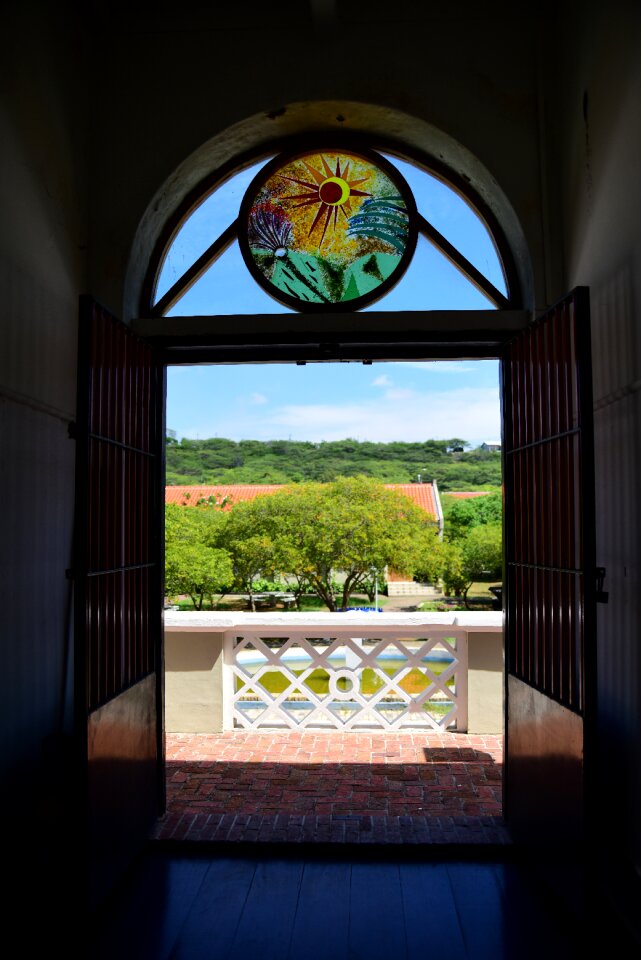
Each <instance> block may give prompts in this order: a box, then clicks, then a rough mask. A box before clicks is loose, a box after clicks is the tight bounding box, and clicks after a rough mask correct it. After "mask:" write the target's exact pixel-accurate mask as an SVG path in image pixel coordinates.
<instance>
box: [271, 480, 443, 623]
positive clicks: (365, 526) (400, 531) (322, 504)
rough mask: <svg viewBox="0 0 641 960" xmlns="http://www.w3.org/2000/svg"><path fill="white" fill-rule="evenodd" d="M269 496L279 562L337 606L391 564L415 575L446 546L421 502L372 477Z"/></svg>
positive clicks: (302, 486)
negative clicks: (412, 499)
mask: <svg viewBox="0 0 641 960" xmlns="http://www.w3.org/2000/svg"><path fill="white" fill-rule="evenodd" d="M262 500H263V501H264V502H261V504H260V512H261V514H262V517H263V519H265V518H267V517H269V518H270V519H269V521H268V522H269V523H270V524H271V528H270V529H271V537H272V542H273V543H274V547H275V556H276V562H277V564H278V566H279V567H280V569H281V570H284V571H287V572H288V573H291V574H294V575H296V576H297V577H298V578H299V579H300V580H301V581H304V582H305V583H307V584H309V586H310V587H311V589H312V590H313V591H314V592H315V593H316V594H317V596H319V597H320V598H321V599H322V600H323V602H324V603H325V604H327V606H328V608H329V609H330V610H336V609H339V608H343V609H344V608H345V607H346V606H347V605H348V603H349V596H350V593H352V592H353V591H355V590H357V589H359V588H360V589H367V586H368V584H369V583H370V582H371V580H372V576H373V574H374V573H377V574H378V576H379V578H382V577H383V574H384V570H385V568H386V567H391V568H393V569H394V570H397V571H398V572H399V573H407V574H408V575H409V576H411V575H412V574H413V572H414V570H415V569H417V567H418V566H419V565H425V564H426V563H427V557H428V556H429V554H430V550H433V551H436V550H437V549H438V546H439V542H438V537H437V535H436V531H435V527H434V524H433V522H431V521H430V518H429V517H428V516H427V515H426V514H425V512H424V511H423V510H421V509H420V507H417V506H416V505H415V504H414V503H412V501H411V500H409V499H408V498H407V497H404V496H402V495H401V494H399V493H397V492H396V491H393V490H387V489H386V488H385V487H384V486H382V485H381V484H378V483H376V482H375V481H373V480H370V479H368V478H366V477H354V478H341V479H339V480H336V481H335V482H333V483H327V484H301V485H300V486H296V487H290V488H289V489H288V490H287V491H283V492H282V493H279V494H276V495H275V496H273V497H269V498H267V497H265V498H262ZM254 503H256V501H254ZM257 509H258V507H257Z"/></svg>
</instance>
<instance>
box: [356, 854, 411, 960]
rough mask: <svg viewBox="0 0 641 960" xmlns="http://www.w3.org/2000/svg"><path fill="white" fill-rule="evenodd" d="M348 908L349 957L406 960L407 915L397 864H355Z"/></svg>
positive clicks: (366, 959)
mask: <svg viewBox="0 0 641 960" xmlns="http://www.w3.org/2000/svg"><path fill="white" fill-rule="evenodd" d="M349 911H350V915H349V936H348V948H349V957H350V960H374V958H376V960H378V958H383V957H386V958H393V960H406V957H407V945H406V940H405V915H404V911H403V895H402V891H401V880H400V874H399V868H398V865H397V864H395V863H386V862H381V863H355V864H353V866H352V883H351V889H350V899H349Z"/></svg>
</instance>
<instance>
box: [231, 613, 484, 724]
mask: <svg viewBox="0 0 641 960" xmlns="http://www.w3.org/2000/svg"><path fill="white" fill-rule="evenodd" d="M420 630H421V632H420V634H415V635H408V629H407V628H403V627H400V628H399V626H398V625H395V626H394V627H389V628H385V627H384V626H382V624H381V621H379V627H378V628H376V627H375V626H374V625H373V624H367V625H366V626H363V625H361V624H358V625H357V626H356V625H351V626H347V625H346V626H345V627H343V626H341V627H336V626H334V625H332V626H329V625H328V626H327V627H325V625H323V626H322V627H321V626H320V625H318V626H316V627H314V626H310V625H307V626H305V627H297V628H289V629H284V626H283V625H282V624H281V625H278V626H274V627H273V628H271V627H266V626H260V627H257V628H256V629H255V630H251V629H244V628H243V629H242V633H241V632H240V631H239V630H233V631H232V630H230V631H227V632H226V633H225V639H224V664H225V667H224V674H225V678H224V684H223V685H224V701H225V714H226V722H225V726H226V727H227V728H229V729H232V728H245V729H259V728H263V729H264V728H272V729H273V728H280V729H284V728H288V729H293V730H296V729H310V728H312V729H331V728H336V729H341V730H349V729H372V728H375V729H381V728H382V729H385V730H408V729H410V730H411V729H421V728H432V729H437V730H439V729H442V730H444V729H446V728H456V729H457V730H461V731H464V730H466V729H467V633H466V631H465V630H461V629H457V628H454V627H452V626H435V627H433V628H428V630H426V628H425V627H421V628H420ZM321 632H323V633H325V634H326V635H325V636H320V635H319V634H320V633H321ZM356 632H358V634H359V635H358V636H357V637H356V636H353V634H354V633H356Z"/></svg>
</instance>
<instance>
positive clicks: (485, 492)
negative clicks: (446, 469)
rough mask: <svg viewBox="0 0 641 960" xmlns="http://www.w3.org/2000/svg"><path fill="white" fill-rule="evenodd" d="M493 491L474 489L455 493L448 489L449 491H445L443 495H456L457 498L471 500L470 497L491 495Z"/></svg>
mask: <svg viewBox="0 0 641 960" xmlns="http://www.w3.org/2000/svg"><path fill="white" fill-rule="evenodd" d="M491 493H492V491H491V490H474V491H468V490H464V491H462V492H460V493H459V492H456V493H455V492H454V491H450V490H448V491H447V492H443V494H442V496H444V497H456V499H457V500H469V498H470V497H489V495H490V494H491Z"/></svg>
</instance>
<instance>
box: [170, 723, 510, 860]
mask: <svg viewBox="0 0 641 960" xmlns="http://www.w3.org/2000/svg"><path fill="white" fill-rule="evenodd" d="M502 754H503V738H502V737H501V736H487V735H469V734H457V733H446V732H443V733H438V732H425V731H422V732H407V733H387V732H380V733H378V732H373V733H362V732H358V733H355V732H351V731H346V732H339V731H327V732H325V731H323V732H298V731H293V732H289V731H287V732H277V731H273V730H271V731H261V732H253V731H227V732H225V733H219V734H169V735H168V737H167V813H166V815H165V817H164V818H163V819H162V820H161V821H160V822H159V824H158V827H157V830H156V837H157V838H158V839H162V840H170V839H171V840H188V841H191V840H202V841H219V840H227V841H249V840H264V841H272V842H273V841H292V842H301V841H314V840H317V841H325V842H326V841H336V842H355V843H365V842H377V843H398V842H403V843H430V842H432V843H461V842H468V843H488V842H489V843H505V842H507V841H508V837H507V833H506V831H505V829H504V827H503V823H502V819H501V790H502V784H501V772H502Z"/></svg>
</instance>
